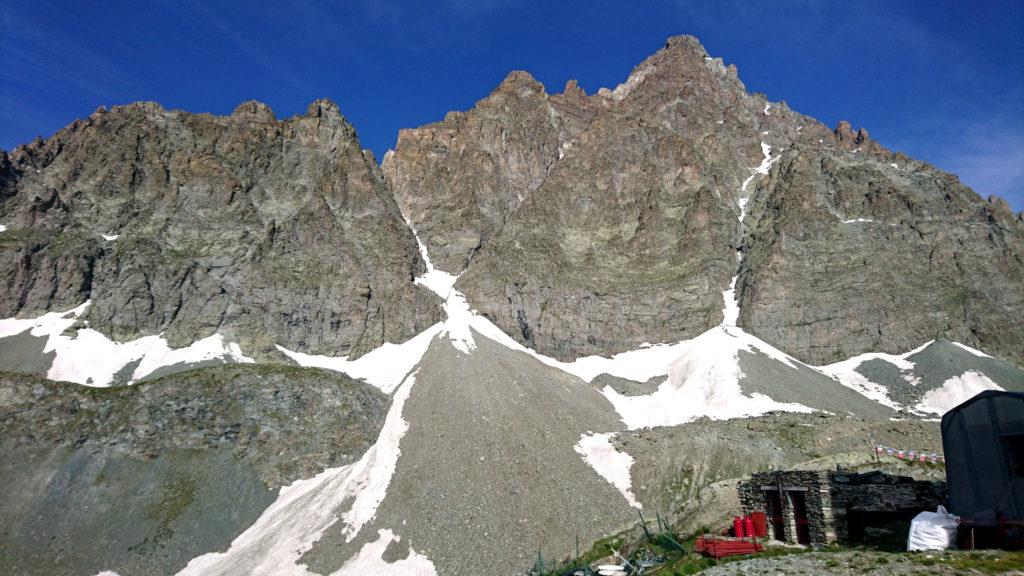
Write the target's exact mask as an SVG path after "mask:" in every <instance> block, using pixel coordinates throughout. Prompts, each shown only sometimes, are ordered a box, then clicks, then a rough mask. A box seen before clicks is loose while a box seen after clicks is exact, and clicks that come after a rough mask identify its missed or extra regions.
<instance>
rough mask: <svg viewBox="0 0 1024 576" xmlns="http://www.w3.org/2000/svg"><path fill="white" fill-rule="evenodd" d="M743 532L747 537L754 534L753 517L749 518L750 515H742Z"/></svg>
mask: <svg viewBox="0 0 1024 576" xmlns="http://www.w3.org/2000/svg"><path fill="white" fill-rule="evenodd" d="M743 533H744V534H746V535H747V537H751V536H753V535H754V519H753V518H751V517H750V515H747V516H744V517H743Z"/></svg>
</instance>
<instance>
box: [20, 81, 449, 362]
mask: <svg viewBox="0 0 1024 576" xmlns="http://www.w3.org/2000/svg"><path fill="white" fill-rule="evenodd" d="M0 222H2V223H3V224H4V225H5V226H7V228H8V229H7V230H6V231H5V232H3V233H2V234H0V267H2V268H3V269H4V270H7V271H9V273H8V274H6V280H5V284H4V286H3V290H0V317H12V316H15V315H19V316H34V315H36V314H37V313H39V312H43V311H49V310H66V309H69V308H71V307H74V306H76V305H78V304H80V303H82V302H83V301H85V300H87V299H89V300H91V301H92V305H91V306H90V308H89V311H88V315H87V318H86V320H87V321H88V323H89V326H90V327H92V328H95V329H97V330H99V331H100V332H102V333H104V334H106V335H108V336H110V337H111V338H113V339H115V340H119V341H125V340H130V339H134V338H136V337H138V336H141V335H149V334H158V333H163V334H164V336H165V337H166V338H167V340H168V341H169V342H170V344H171V345H172V346H175V347H179V346H182V345H186V344H188V343H190V342H192V341H194V340H196V339H199V338H203V337H206V336H210V335H212V334H213V333H216V332H219V333H221V334H223V335H224V336H225V338H227V339H228V340H231V341H236V342H239V343H240V344H241V345H242V348H243V350H244V351H245V352H246V353H247V354H249V355H251V356H256V357H262V356H266V355H267V354H268V353H271V352H272V351H273V345H274V344H281V345H283V346H285V347H288V348H290V349H299V350H306V351H310V352H313V353H319V354H329V355H339V356H340V355H345V354H352V355H359V354H362V353H364V352H366V351H368V350H371V349H373V348H375V347H376V346H379V345H380V344H381V343H383V342H385V341H401V340H404V339H406V338H408V337H410V336H412V335H414V334H416V333H417V332H419V331H420V330H422V329H423V328H425V327H427V326H429V325H430V324H432V323H433V322H434V321H436V319H437V318H438V315H439V310H438V308H437V306H436V305H435V304H434V302H433V300H432V298H431V297H430V296H429V294H427V293H425V292H424V291H422V290H420V289H418V288H417V287H415V286H413V284H412V278H413V277H414V276H415V275H417V274H418V273H419V272H421V271H422V270H423V269H424V264H423V262H422V260H421V259H420V257H419V254H418V253H417V251H416V244H415V241H414V238H413V236H412V235H411V233H410V232H409V230H408V228H407V227H406V226H405V224H404V223H403V221H402V218H401V214H400V212H399V210H398V208H397V206H396V204H395V202H394V200H393V198H392V196H391V193H390V191H389V190H388V189H387V186H386V184H385V183H384V182H383V181H382V180H381V178H380V176H379V171H378V170H377V168H376V163H375V161H374V160H373V158H372V156H371V155H369V153H365V152H364V151H363V150H362V149H361V148H360V146H359V142H358V140H357V137H356V134H355V131H354V130H353V128H352V126H351V125H350V124H349V123H348V122H347V121H346V120H345V119H344V118H343V117H342V116H341V114H340V112H339V111H338V109H337V107H336V106H335V105H334V104H333V103H331V102H328V101H325V100H319V101H316V102H314V103H313V104H311V105H310V107H309V109H308V111H307V112H306V114H304V115H302V116H296V117H293V118H289V119H286V120H277V119H276V118H275V117H274V115H273V113H272V112H271V111H270V109H269V108H267V107H266V106H265V105H262V104H259V103H256V102H248V103H245V104H242V105H241V106H239V107H238V109H236V110H235V112H234V113H233V114H232V115H231V116H228V117H216V116H210V115H206V114H189V113H184V112H177V111H167V110H164V109H163V108H161V107H160V106H159V105H157V104H153V103H138V104H131V105H128V106H123V107H117V108H114V109H112V110H110V111H109V112H108V111H105V110H103V109H101V110H99V111H97V112H96V113H94V114H93V115H91V116H90V117H89V118H87V119H85V120H82V121H76V122H75V123H74V124H72V125H71V126H69V127H67V128H65V129H64V130H61V131H60V132H58V133H57V134H56V135H54V136H53V137H52V138H49V139H47V140H45V141H38V140H37V141H36V142H33V143H31V144H29V145H26V146H22V147H19V148H18V149H16V150H15V151H14V152H13V153H11V154H10V156H7V155H6V154H4V155H3V158H2V159H0Z"/></svg>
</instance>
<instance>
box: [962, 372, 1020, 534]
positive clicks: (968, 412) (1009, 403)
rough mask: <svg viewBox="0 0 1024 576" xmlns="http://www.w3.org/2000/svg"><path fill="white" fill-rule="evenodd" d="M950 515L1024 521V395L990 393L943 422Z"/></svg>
mask: <svg viewBox="0 0 1024 576" xmlns="http://www.w3.org/2000/svg"><path fill="white" fill-rule="evenodd" d="M942 446H943V449H944V451H945V453H946V482H947V484H948V487H949V507H950V512H952V513H953V514H957V515H959V516H961V517H963V518H965V519H974V520H982V519H991V520H992V521H995V520H997V519H999V520H1010V521H1020V520H1024V394H1022V393H1019V392H999V391H992V390H988V391H985V392H982V393H980V394H978V395H977V396H974V397H973V398H971V399H970V400H968V401H966V402H964V403H963V404H960V405H959V406H957V407H956V408H953V409H952V410H950V411H949V412H947V413H946V414H945V415H944V416H943V417H942Z"/></svg>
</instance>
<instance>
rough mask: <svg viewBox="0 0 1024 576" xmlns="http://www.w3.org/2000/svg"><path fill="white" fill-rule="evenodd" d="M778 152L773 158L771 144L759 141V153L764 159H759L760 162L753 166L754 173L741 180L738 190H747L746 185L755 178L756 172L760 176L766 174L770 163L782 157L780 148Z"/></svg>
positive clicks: (770, 165)
mask: <svg viewBox="0 0 1024 576" xmlns="http://www.w3.org/2000/svg"><path fill="white" fill-rule="evenodd" d="M779 152H780V153H779V155H778V156H776V157H775V158H772V154H771V153H772V147H771V145H769V144H766V143H764V142H761V153H762V154H764V159H763V160H761V164H760V165H758V166H757V168H754V173H753V174H751V175H750V177H749V178H747V179H746V180H744V181H743V185H742V186H741V187H740V192H746V191H747V186H749V185H750V182H751V181H752V180H753V179H754V178H756V177H757V175H758V174H760V175H762V176H764V175H767V174H768V171H769V170H770V169H771V167H772V164H774V163H776V162H778V160H779V158H782V153H781V152H782V151H781V150H780V151H779Z"/></svg>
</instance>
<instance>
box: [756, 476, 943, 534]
mask: <svg viewBox="0 0 1024 576" xmlns="http://www.w3.org/2000/svg"><path fill="white" fill-rule="evenodd" d="M779 488H781V489H782V498H780V501H781V503H782V518H783V531H784V533H785V540H786V541H787V542H797V532H796V529H797V525H796V517H795V515H794V512H793V510H794V509H793V498H794V494H798V493H800V494H803V495H804V500H805V503H806V508H807V526H808V532H809V536H810V544H811V546H824V545H827V544H830V543H832V542H836V541H844V542H845V541H847V540H848V539H849V537H850V533H851V530H850V528H851V527H850V521H851V520H853V519H852V518H851V513H853V515H857V516H858V518H860V519H861V520H862V519H863V518H864V517H865V515H868V514H879V515H880V517H884V518H892V517H908V518H909V517H911V516H913V515H914V514H916V513H917V512H920V511H923V510H934V509H935V508H936V507H937V506H938V505H940V504H942V503H943V502H944V501H945V495H946V485H945V483H943V482H929V481H921V480H914V479H913V478H909V477H906V476H892V475H889V474H885V473H884V472H879V471H875V472H867V473H863V474H858V473H853V472H842V471H838V472H822V471H810V470H788V471H776V472H759V473H757V474H753V475H752V476H751V477H750V480H748V481H744V482H741V483H740V484H739V488H738V490H739V497H740V503H741V505H742V506H743V511H744V513H747V514H750V513H753V512H764V513H765V514H766V516H767V521H768V535H769V537H772V535H773V530H772V519H771V516H770V515H769V514H768V494H769V493H770V492H777V491H778V490H779Z"/></svg>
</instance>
